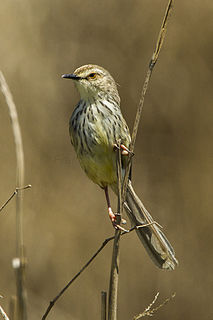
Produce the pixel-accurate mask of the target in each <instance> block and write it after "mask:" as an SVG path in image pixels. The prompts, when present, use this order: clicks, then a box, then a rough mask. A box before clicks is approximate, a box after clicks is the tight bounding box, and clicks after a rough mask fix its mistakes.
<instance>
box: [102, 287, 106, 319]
mask: <svg viewBox="0 0 213 320" xmlns="http://www.w3.org/2000/svg"><path fill="white" fill-rule="evenodd" d="M106 311H107V293H106V291H101V320H106Z"/></svg>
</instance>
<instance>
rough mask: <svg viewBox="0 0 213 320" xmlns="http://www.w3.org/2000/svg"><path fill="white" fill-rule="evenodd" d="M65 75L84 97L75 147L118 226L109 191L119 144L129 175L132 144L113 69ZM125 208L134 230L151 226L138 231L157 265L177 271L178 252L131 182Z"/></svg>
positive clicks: (74, 120) (75, 117) (76, 114)
mask: <svg viewBox="0 0 213 320" xmlns="http://www.w3.org/2000/svg"><path fill="white" fill-rule="evenodd" d="M62 77H63V78H67V79H72V80H74V82H75V84H76V87H77V89H78V91H79V93H80V101H79V103H78V104H77V106H76V108H75V110H74V111H73V114H72V116H71V118H70V124H69V131H70V137H71V143H72V144H73V146H74V148H75V151H76V154H77V157H78V159H79V162H80V165H81V167H82V168H83V170H84V171H85V173H86V174H87V176H88V177H89V178H90V179H91V180H92V181H93V182H94V183H96V184H98V185H99V186H100V187H101V188H102V189H104V191H105V195H106V200H107V205H108V212H109V216H110V219H111V221H112V222H113V225H116V215H115V214H114V213H113V211H112V209H111V205H110V200H109V194H108V187H111V189H112V190H113V191H114V192H115V193H117V170H116V151H115V146H116V144H117V142H118V141H119V140H120V141H121V149H122V152H121V154H122V170H123V175H124V173H125V166H126V157H127V155H128V152H129V146H130V142H131V137H130V133H129V129H128V126H127V124H126V121H125V120H124V118H123V115H122V113H121V109H120V97H119V94H118V90H117V86H116V83H115V81H114V79H113V78H112V76H111V75H110V74H109V72H108V71H106V70H105V69H103V68H102V67H99V66H96V65H92V64H89V65H85V66H82V67H80V68H78V69H76V70H75V71H74V73H72V74H65V75H63V76H62ZM125 210H126V212H127V215H128V217H129V219H130V221H131V224H132V225H133V226H143V225H144V224H148V226H145V227H142V228H139V229H136V232H137V235H138V237H139V239H140V240H141V242H142V244H143V245H144V247H145V249H146V251H147V252H148V254H149V255H150V257H151V259H152V260H153V262H154V263H155V264H156V265H157V266H158V267H160V268H162V269H169V270H173V269H174V268H175V266H176V265H177V264H178V261H177V259H176V258H175V253H174V250H173V248H172V246H171V244H170V243H169V241H168V240H167V238H166V236H165V235H164V234H163V232H162V231H161V230H160V229H159V227H158V226H157V225H156V224H154V223H153V222H154V220H153V219H152V217H151V215H150V214H149V212H148V211H147V210H146V208H145V207H144V205H143V203H142V202H141V201H140V199H139V198H138V196H137V195H136V194H135V192H134V190H133V187H132V184H131V180H130V179H129V182H128V186H127V193H126V201H125ZM150 222H151V224H150Z"/></svg>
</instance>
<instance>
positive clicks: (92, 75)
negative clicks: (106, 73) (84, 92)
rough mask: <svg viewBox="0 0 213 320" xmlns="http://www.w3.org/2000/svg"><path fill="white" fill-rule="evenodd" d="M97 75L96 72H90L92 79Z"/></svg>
mask: <svg viewBox="0 0 213 320" xmlns="http://www.w3.org/2000/svg"><path fill="white" fill-rule="evenodd" d="M96 75H97V74H96V73H90V74H89V78H90V79H95V77H96Z"/></svg>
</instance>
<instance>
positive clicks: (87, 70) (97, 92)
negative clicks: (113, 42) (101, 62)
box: [62, 64, 120, 103]
mask: <svg viewBox="0 0 213 320" xmlns="http://www.w3.org/2000/svg"><path fill="white" fill-rule="evenodd" d="M62 78H65V79H72V80H74V81H75V84H76V87H77V89H78V91H79V93H80V96H81V98H82V99H84V100H88V99H91V98H93V99H96V98H98V97H99V98H107V97H110V98H111V99H114V100H115V101H116V102H117V103H119V102H120V98H119V95H118V90H117V86H116V83H115V81H114V79H113V78H112V76H111V75H110V73H109V72H108V71H107V70H105V69H104V68H102V67H99V66H96V65H93V64H88V65H84V66H82V67H79V68H78V69H76V70H75V71H74V72H73V73H70V74H64V75H63V76H62Z"/></svg>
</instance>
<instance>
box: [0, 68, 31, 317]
mask: <svg viewBox="0 0 213 320" xmlns="http://www.w3.org/2000/svg"><path fill="white" fill-rule="evenodd" d="M0 86H1V91H2V93H3V94H4V96H5V100H6V102H7V106H8V110H9V115H10V119H11V125H12V130H13V137H14V143H15V149H16V186H17V188H18V189H17V190H18V192H17V197H16V256H17V257H19V259H20V267H19V268H18V269H17V270H16V289H17V303H18V306H17V307H18V308H17V309H18V315H17V319H18V320H26V319H27V307H26V288H25V283H24V269H25V261H26V259H25V258H24V239H23V190H21V189H20V188H22V186H23V185H24V151H23V143H22V136H21V129H20V125H19V120H18V114H17V110H16V106H15V103H14V101H13V97H12V94H11V92H10V89H9V87H8V85H7V82H6V80H5V78H4V75H3V73H2V72H1V71H0Z"/></svg>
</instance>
